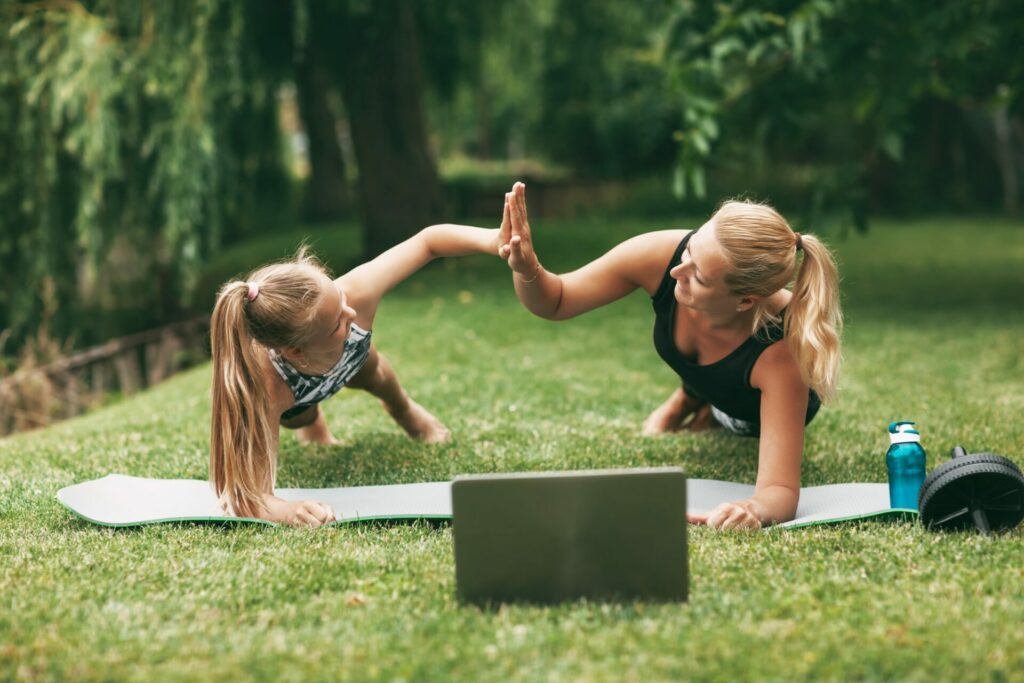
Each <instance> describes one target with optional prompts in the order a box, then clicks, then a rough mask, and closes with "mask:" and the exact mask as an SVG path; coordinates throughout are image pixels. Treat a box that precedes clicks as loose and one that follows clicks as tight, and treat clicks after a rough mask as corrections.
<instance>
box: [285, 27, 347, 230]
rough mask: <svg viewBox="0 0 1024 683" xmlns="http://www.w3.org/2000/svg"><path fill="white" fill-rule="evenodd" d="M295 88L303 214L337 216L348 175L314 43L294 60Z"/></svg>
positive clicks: (343, 209)
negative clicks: (305, 169) (304, 174)
mask: <svg viewBox="0 0 1024 683" xmlns="http://www.w3.org/2000/svg"><path fill="white" fill-rule="evenodd" d="M313 36H316V32H311V39H312V37H313ZM295 89H296V91H297V92H296V94H297V99H298V103H299V115H300V116H301V117H302V126H303V128H305V129H306V139H307V141H308V152H309V180H308V181H307V182H306V192H305V198H304V202H303V204H304V206H303V214H304V215H305V217H306V218H309V219H312V220H329V219H332V218H339V217H341V216H343V215H345V214H346V213H347V211H348V208H349V203H350V202H349V192H348V179H347V178H346V177H345V160H344V157H342V154H341V146H340V145H339V144H338V131H337V120H336V117H335V114H334V111H333V110H332V109H331V103H330V89H331V83H330V81H329V80H328V78H327V74H326V73H325V71H324V67H323V65H322V63H321V61H320V53H319V52H318V51H317V49H316V45H310V46H309V49H308V50H307V51H306V53H305V55H304V56H303V57H302V58H301V59H300V60H299V61H297V62H296V63H295Z"/></svg>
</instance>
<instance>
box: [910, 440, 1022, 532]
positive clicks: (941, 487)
mask: <svg viewBox="0 0 1024 683" xmlns="http://www.w3.org/2000/svg"><path fill="white" fill-rule="evenodd" d="M952 458H953V459H952V460H950V461H949V462H944V463H942V464H941V465H939V466H938V467H936V468H935V469H934V470H933V471H932V473H931V474H929V475H928V477H927V478H926V479H925V480H924V484H922V485H921V493H920V495H919V497H918V500H917V508H918V510H919V511H920V513H921V523H922V524H924V525H925V526H926V527H928V528H930V529H942V530H950V531H956V530H964V529H977V530H978V531H980V532H982V533H990V532H993V531H1008V530H1010V529H1012V528H1014V527H1015V526H1017V525H1018V524H1020V522H1021V520H1022V519H1024V474H1021V470H1020V468H1019V467H1017V465H1016V464H1015V463H1014V462H1013V461H1011V460H1008V459H1007V458H1004V457H1002V456H1001V455H995V454H993V453H970V454H968V453H967V452H966V451H965V450H964V449H963V448H961V447H960V446H957V447H956V448H954V449H953V452H952Z"/></svg>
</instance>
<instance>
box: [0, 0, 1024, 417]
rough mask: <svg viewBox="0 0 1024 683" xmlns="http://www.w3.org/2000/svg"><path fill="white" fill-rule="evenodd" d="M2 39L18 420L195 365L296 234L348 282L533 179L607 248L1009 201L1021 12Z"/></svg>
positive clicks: (66, 17)
mask: <svg viewBox="0 0 1024 683" xmlns="http://www.w3.org/2000/svg"><path fill="white" fill-rule="evenodd" d="M0 36H2V40H0V59H2V64H3V68H2V69H0V433H3V432H4V431H12V430H16V429H24V428H29V427H32V426H37V425H39V424H45V422H46V421H47V420H49V419H52V418H54V417H56V416H58V414H59V413H61V412H62V411H63V412H66V413H69V414H70V413H73V412H76V411H77V410H79V409H80V407H69V406H72V405H74V406H80V405H81V404H85V403H89V402H90V401H92V402H96V401H102V400H104V399H103V398H102V397H103V396H108V395H110V392H111V391H113V392H115V393H117V392H121V393H127V392H130V391H132V390H135V389H137V388H140V387H141V386H145V385H148V384H150V383H153V382H155V381H159V380H160V379H161V378H162V377H164V376H166V375H167V374H169V373H171V372H173V371H175V370H176V369H177V368H179V367H184V366H187V365H189V364H190V363H194V362H197V361H198V360H201V359H202V348H201V346H202V344H201V343H200V344H199V347H200V348H197V347H196V344H195V340H197V339H200V340H201V339H203V338H204V335H205V329H204V327H203V325H204V319H205V316H207V315H208V313H209V311H210V309H211V308H212V304H213V300H214V296H215V294H216V291H217V288H218V287H219V286H220V284H222V283H223V281H224V280H225V279H227V278H229V277H232V276H244V273H245V272H246V271H247V270H249V269H250V268H252V267H255V266H257V265H259V264H260V263H261V262H262V261H263V260H265V259H266V258H268V257H270V258H280V257H283V256H285V255H287V250H288V249H294V247H295V245H296V243H297V242H298V241H299V240H301V239H303V236H312V238H313V240H312V241H313V242H314V246H317V249H318V251H320V250H323V251H326V252H327V256H328V257H329V259H328V260H329V262H330V265H331V266H332V267H333V269H334V270H335V271H344V270H345V269H346V268H347V267H350V266H351V265H353V264H355V263H357V262H360V261H362V260H364V259H367V258H370V257H372V256H374V255H375V254H377V253H379V252H380V251H381V250H383V249H386V248H387V247H389V246H391V245H393V244H395V243H396V242H398V241H401V240H402V239H404V238H406V237H408V236H410V235H412V234H414V233H415V232H417V231H418V230H419V229H420V228H422V227H424V226H426V225H429V224H431V223H437V222H467V223H472V224H477V225H483V226H485V227H496V225H497V223H498V221H499V219H500V211H501V202H502V193H503V192H504V191H506V190H507V189H508V188H509V187H510V186H511V184H512V182H513V181H514V180H516V179H522V180H525V181H526V182H527V184H528V187H529V196H530V207H531V218H534V219H537V218H541V219H544V220H545V221H551V222H552V224H553V225H554V224H557V222H558V221H560V220H570V221H582V223H577V225H582V226H584V227H583V228H579V229H580V230H582V231H586V227H585V226H586V221H587V220H589V217H594V216H600V217H601V219H602V220H609V219H616V218H618V219H621V223H620V224H621V226H623V227H622V228H621V230H620V232H621V236H612V237H614V239H609V240H608V242H609V243H608V244H607V245H605V246H611V245H612V244H613V243H614V242H615V241H617V240H618V239H619V237H621V239H624V238H626V237H628V236H630V235H631V234H635V233H636V232H639V231H640V229H639V228H636V229H632V228H631V227H630V221H633V220H635V221H639V222H642V223H643V224H644V225H647V226H650V225H652V224H653V223H657V224H659V226H660V227H688V226H690V225H693V224H694V223H695V222H700V221H702V220H704V219H705V218H706V217H707V215H708V214H709V213H710V212H711V211H713V210H714V208H715V206H716V205H717V204H718V203H719V202H720V201H722V200H723V199H725V198H727V197H735V196H743V197H750V198H754V199H758V200H764V201H769V202H771V203H772V204H774V205H775V206H777V207H778V208H779V209H780V210H782V211H783V213H785V214H786V215H787V216H788V217H789V218H790V219H791V221H793V223H794V226H795V227H797V229H803V230H810V231H813V232H816V233H818V234H824V235H825V236H826V238H828V239H830V240H841V239H844V238H850V236H851V235H852V236H853V238H863V239H865V240H870V239H872V235H873V233H877V231H878V229H877V227H876V228H875V230H874V231H873V230H872V224H873V222H875V219H877V218H879V217H884V218H886V219H890V220H891V219H894V218H895V219H903V218H907V219H911V218H913V219H920V218H921V217H928V216H937V215H938V216H945V217H948V216H951V215H952V216H962V217H964V221H965V223H968V224H969V223H971V222H973V221H974V220H975V218H979V219H991V218H993V217H995V218H997V219H999V218H1000V217H1003V218H1008V219H1009V220H1011V221H1017V220H1018V219H1019V216H1020V204H1021V193H1022V190H1024V49H1022V48H1021V46H1022V45H1024V12H1021V8H1020V5H1019V3H1014V2H1011V1H1010V0H1005V1H1000V0H948V1H946V2H941V3H936V2H932V1H931V0H895V1H894V0H888V1H885V2H882V1H880V0H857V1H852V0H851V1H847V0H792V1H778V2H756V1H753V0H750V1H743V0H719V1H717V2H714V3H712V2H697V1H688V0H632V1H630V2H621V1H615V0H506V1H505V2H493V1H487V0H244V1H239V0H177V1H164V0H135V1H130V2H125V1H123V0H121V1H116V0H94V1H81V2H75V1H71V0H53V1H48V0H39V1H35V2H18V1H13V2H12V1H8V2H5V3H3V6H2V9H0ZM982 222H983V221H982ZM637 225H639V223H638V224H637ZM602 234H604V233H602ZM1020 234H1021V235H1022V239H1024V226H1022V228H1021V233H1020ZM261 245H262V246H261ZM282 245H284V246H282ZM570 248H571V247H570ZM1022 269H1024V263H1022ZM97 397H100V398H97Z"/></svg>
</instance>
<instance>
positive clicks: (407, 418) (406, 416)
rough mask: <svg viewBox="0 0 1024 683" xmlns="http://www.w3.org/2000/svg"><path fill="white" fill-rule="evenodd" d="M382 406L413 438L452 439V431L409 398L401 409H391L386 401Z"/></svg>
mask: <svg viewBox="0 0 1024 683" xmlns="http://www.w3.org/2000/svg"><path fill="white" fill-rule="evenodd" d="M384 408H385V410H387V411H388V413H390V414H391V417H393V418H394V419H395V422H397V423H398V424H399V426H400V427H401V428H402V429H404V430H405V433H406V434H408V435H409V436H411V437H412V438H414V439H417V440H419V441H422V442H424V443H447V442H448V441H451V440H452V433H451V432H449V431H448V428H447V427H445V426H444V425H443V424H442V423H441V421H440V420H438V419H437V418H436V417H434V416H433V415H431V414H430V413H429V412H427V409H426V408H424V407H423V406H421V405H420V404H419V403H417V402H416V401H414V400H412V399H411V398H410V399H407V403H406V405H405V406H404V408H402V409H401V410H392V409H391V407H390V406H389V405H388V404H387V403H385V404H384Z"/></svg>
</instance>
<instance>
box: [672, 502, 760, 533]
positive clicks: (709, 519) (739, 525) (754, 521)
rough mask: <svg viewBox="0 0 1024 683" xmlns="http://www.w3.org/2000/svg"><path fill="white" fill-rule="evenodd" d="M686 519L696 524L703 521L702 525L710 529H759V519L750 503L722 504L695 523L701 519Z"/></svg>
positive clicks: (694, 517)
mask: <svg viewBox="0 0 1024 683" xmlns="http://www.w3.org/2000/svg"><path fill="white" fill-rule="evenodd" d="M686 517H687V519H688V520H689V521H690V522H694V523H697V524H700V523H701V521H703V523H704V524H707V525H708V526H709V527H711V528H712V529H760V528H761V518H760V517H758V516H757V514H756V513H755V512H754V510H753V504H752V503H751V502H750V501H740V502H737V503H722V504H721V505H719V506H718V507H716V508H715V509H714V510H712V511H711V513H710V514H708V515H707V516H706V517H703V519H702V520H701V521H695V520H697V519H701V518H700V517H698V516H697V515H692V516H691V515H687V516H686Z"/></svg>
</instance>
